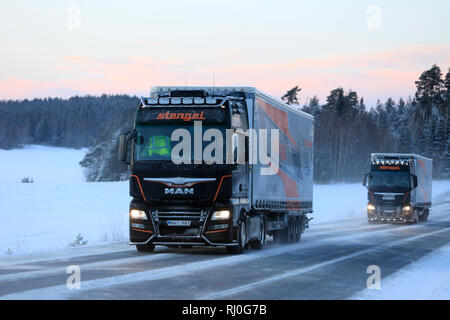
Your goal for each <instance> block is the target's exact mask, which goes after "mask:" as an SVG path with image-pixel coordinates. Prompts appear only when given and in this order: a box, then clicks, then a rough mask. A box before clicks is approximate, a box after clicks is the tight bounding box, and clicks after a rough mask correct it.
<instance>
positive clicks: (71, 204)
mask: <svg viewBox="0 0 450 320" xmlns="http://www.w3.org/2000/svg"><path fill="white" fill-rule="evenodd" d="M85 152H86V150H83V149H81V150H74V149H65V148H54V147H44V146H27V147H26V148H23V149H17V150H0V177H1V179H0V256H5V255H22V254H30V253H34V252H40V251H48V250H55V249H62V248H67V247H70V245H69V244H70V243H72V242H73V241H74V240H75V239H76V236H77V235H78V234H81V235H82V237H83V239H84V240H87V241H88V242H87V245H94V244H102V243H111V242H125V241H127V240H128V205H129V201H130V198H129V195H128V182H99V183H87V182H84V177H83V173H82V169H81V167H80V166H79V165H78V162H79V161H80V160H81V159H82V158H83V156H84V153H85ZM25 176H29V177H32V178H33V180H34V183H29V184H25V183H20V181H21V179H22V178H23V177H25ZM446 190H450V181H435V182H434V183H433V195H434V197H435V196H437V195H439V194H442V193H443V192H444V191H446ZM366 203H367V191H366V189H365V188H364V187H363V186H362V185H361V184H339V185H316V186H314V213H313V215H312V216H313V217H314V219H313V220H312V221H311V228H314V227H315V226H316V227H320V226H319V225H321V224H325V223H330V222H333V221H342V220H344V219H355V218H364V217H365V214H366V213H365V206H366Z"/></svg>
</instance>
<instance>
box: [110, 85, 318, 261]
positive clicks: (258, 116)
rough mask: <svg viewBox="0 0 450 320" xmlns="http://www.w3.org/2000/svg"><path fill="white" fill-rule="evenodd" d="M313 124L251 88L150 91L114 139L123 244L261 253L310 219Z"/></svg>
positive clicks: (292, 237) (293, 237)
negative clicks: (124, 194)
mask: <svg viewBox="0 0 450 320" xmlns="http://www.w3.org/2000/svg"><path fill="white" fill-rule="evenodd" d="M313 146H314V118H313V117H312V116H311V115H309V114H307V113H305V112H302V111H299V110H295V109H294V108H292V107H290V106H288V105H286V104H284V103H283V102H282V101H281V100H278V99H275V98H273V97H271V96H269V95H267V94H265V93H263V92H261V91H259V90H257V89H255V88H252V87H154V88H152V89H151V92H150V97H142V98H141V99H140V103H139V106H138V108H137V110H136V116H135V121H134V126H133V130H132V131H130V132H129V133H127V134H126V135H121V136H120V139H119V159H120V160H121V161H124V162H126V163H127V164H128V165H129V166H130V172H131V175H130V195H131V197H132V200H131V203H130V244H132V245H136V248H137V250H139V251H153V250H154V247H155V245H165V246H224V247H226V248H227V250H228V251H229V252H230V253H242V252H243V251H244V250H245V249H246V248H252V249H260V248H262V247H263V245H264V243H265V241H266V235H271V236H273V237H274V239H275V241H278V242H295V241H300V239H301V234H302V232H303V231H304V230H305V229H306V228H308V220H309V218H308V216H307V214H310V213H312V211H313V210H312V197H313V192H312V187H313V154H314V152H313Z"/></svg>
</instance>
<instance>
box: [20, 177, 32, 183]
mask: <svg viewBox="0 0 450 320" xmlns="http://www.w3.org/2000/svg"><path fill="white" fill-rule="evenodd" d="M22 183H34V180H33V178H30V177H25V178H22Z"/></svg>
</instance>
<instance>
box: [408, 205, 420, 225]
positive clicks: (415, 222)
mask: <svg viewBox="0 0 450 320" xmlns="http://www.w3.org/2000/svg"><path fill="white" fill-rule="evenodd" d="M418 223H419V215H418V214H417V209H414V211H413V220H412V221H411V222H410V223H409V224H418Z"/></svg>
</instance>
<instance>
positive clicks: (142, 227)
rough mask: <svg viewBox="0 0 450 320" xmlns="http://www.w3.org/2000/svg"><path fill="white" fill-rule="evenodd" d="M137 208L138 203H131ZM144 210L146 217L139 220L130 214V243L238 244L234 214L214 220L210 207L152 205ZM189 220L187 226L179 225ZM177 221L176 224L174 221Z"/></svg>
mask: <svg viewBox="0 0 450 320" xmlns="http://www.w3.org/2000/svg"><path fill="white" fill-rule="evenodd" d="M131 208H134V209H136V207H133V206H132V207H131ZM138 210H143V211H144V210H145V212H146V216H147V219H146V220H136V219H132V218H131V217H130V244H131V245H142V244H149V243H153V244H155V245H167V246H169V245H174V246H177V245H191V246H237V245H238V242H237V240H235V239H237V238H236V228H234V226H233V220H232V218H230V219H228V220H218V221H214V220H211V218H210V216H211V211H212V208H210V209H209V210H207V211H202V210H199V209H198V208H183V209H180V208H176V209H168V208H165V209H158V210H157V209H149V208H147V207H144V206H139V209H138ZM178 222H179V224H182V223H187V224H188V225H187V226H179V225H178ZM174 223H175V226H174V225H173V224H174Z"/></svg>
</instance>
